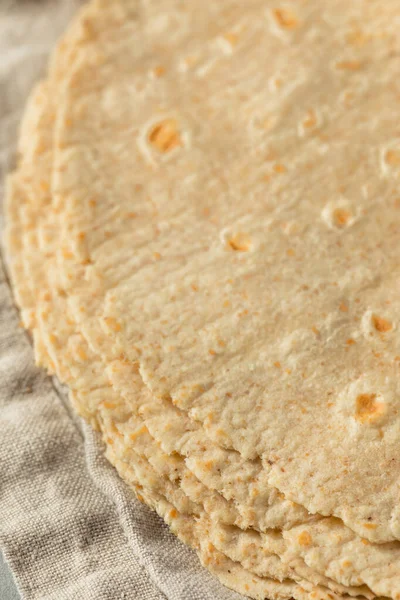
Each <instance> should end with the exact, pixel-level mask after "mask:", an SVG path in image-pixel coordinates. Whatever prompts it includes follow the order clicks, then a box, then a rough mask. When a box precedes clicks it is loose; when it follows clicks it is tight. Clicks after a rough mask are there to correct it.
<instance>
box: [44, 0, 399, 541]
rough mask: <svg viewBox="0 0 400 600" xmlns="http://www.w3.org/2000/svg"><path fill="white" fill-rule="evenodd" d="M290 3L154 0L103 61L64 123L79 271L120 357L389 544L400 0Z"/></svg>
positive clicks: (87, 306)
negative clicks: (187, 5)
mask: <svg viewBox="0 0 400 600" xmlns="http://www.w3.org/2000/svg"><path fill="white" fill-rule="evenodd" d="M124 4H126V5H127V6H132V7H133V6H134V5H135V2H133V0H132V2H128V1H127V2H126V3H124ZM197 8H198V9H199V10H197ZM285 11H286V9H285ZM285 11H284V12H283V13H282V10H280V9H279V10H278V9H276V8H275V4H274V3H269V2H267V3H266V2H264V1H263V2H261V1H260V2H256V1H254V2H251V3H249V5H248V6H247V5H246V11H245V13H244V12H243V9H242V6H241V5H240V6H239V4H237V3H236V2H233V1H228V0H226V1H224V2H223V3H218V5H215V4H212V7H211V6H209V5H207V7H204V6H203V4H201V10H200V3H198V4H196V3H191V9H190V11H183V10H180V9H179V7H178V5H177V4H176V3H174V2H172V1H171V0H163V2H161V4H160V2H158V1H157V2H148V3H147V4H146V7H145V9H143V10H142V11H138V12H137V13H134V14H133V15H132V16H131V17H130V19H128V20H127V21H126V22H125V25H124V29H123V30H122V31H121V35H120V38H119V40H118V42H117V43H115V45H113V47H112V48H109V49H108V50H107V49H104V48H103V47H101V48H99V49H98V50H99V52H98V53H96V52H93V56H91V57H87V60H86V61H83V64H82V66H81V68H80V69H77V70H76V71H75V77H74V81H73V85H70V86H69V89H68V90H67V92H66V94H65V101H64V103H63V107H62V110H61V112H60V120H59V126H58V128H57V132H56V139H57V144H58V145H57V152H56V158H55V177H54V193H55V202H56V205H57V206H58V207H59V208H60V210H62V211H63V214H64V215H65V216H66V218H65V222H64V237H63V240H64V245H65V257H66V258H65V260H64V261H63V262H64V276H65V277H64V282H65V284H66V285H69V286H70V293H71V296H72V299H71V306H72V308H73V309H74V311H76V313H75V315H76V318H77V319H78V320H79V323H80V326H81V328H82V331H83V332H84V335H85V336H86V337H87V339H88V340H89V342H90V345H91V347H92V348H93V349H94V350H96V351H97V352H100V354H101V356H102V358H103V359H104V361H105V362H110V361H111V360H113V359H115V358H118V357H119V356H120V355H121V353H123V354H124V356H125V358H126V359H127V360H129V361H131V362H138V363H139V365H140V373H141V376H142V378H143V381H144V382H145V384H146V386H147V387H148V388H149V389H150V390H151V391H152V392H153V393H154V394H156V395H162V396H164V397H171V398H172V401H173V402H174V404H175V405H176V406H178V407H179V408H181V409H182V410H185V411H187V412H188V413H189V414H190V417H191V418H193V419H195V420H197V421H199V422H201V423H203V424H204V427H205V428H206V430H207V434H208V435H209V436H211V437H212V438H213V439H214V440H215V441H216V443H218V444H220V445H222V446H224V447H226V448H234V449H236V450H237V451H239V452H240V453H241V454H242V455H243V457H244V458H246V459H255V458H256V457H257V456H260V457H261V458H262V460H263V465H264V467H265V469H266V470H267V472H268V483H269V485H271V486H272V487H276V488H278V489H279V490H280V491H281V492H283V493H284V494H285V496H286V497H287V498H288V499H290V500H292V501H294V502H296V503H298V504H301V505H303V506H305V507H306V508H307V510H309V511H310V512H313V513H317V512H318V513H319V514H323V515H327V516H329V515H334V516H337V517H340V518H341V519H342V520H343V521H344V522H345V524H346V525H348V526H349V527H350V528H352V529H353V530H354V531H356V532H357V533H358V534H359V535H361V536H363V537H366V538H368V539H369V540H371V541H376V542H385V541H390V540H394V539H397V538H398V537H399V535H400V534H399V532H400V521H399V504H398V497H399V484H398V481H399V465H400V463H399V460H398V437H399V418H398V416H397V395H398V389H397V381H398V377H397V375H398V368H399V366H398V364H399V362H398V356H399V355H400V350H399V335H398V328H397V325H396V324H397V314H398V308H399V307H398V304H399V299H398V294H397V278H398V276H397V264H398V245H397V243H396V240H397V222H396V217H397V210H398V208H397V200H398V189H397V186H398V163H399V144H398V139H397V134H396V121H395V116H394V115H395V112H394V111H395V107H396V106H397V99H398V94H399V92H400V89H399V88H400V84H399V82H398V78H396V77H395V76H394V74H395V72H396V65H397V54H396V52H397V49H398V45H399V37H398V35H397V26H396V22H397V19H398V16H399V9H398V3H397V2H394V1H389V2H386V3H385V6H384V7H382V5H381V3H380V2H377V1H372V2H368V3H365V2H362V1H361V0H360V1H356V2H352V3H348V2H342V1H338V2H335V3H334V4H332V3H331V2H321V1H320V0H318V2H317V0H314V1H309V2H306V3H300V4H299V5H296V6H293V10H292V7H290V10H289V8H288V9H287V11H289V12H285ZM160 13H161V14H168V15H169V16H170V20H171V22H172V21H173V22H174V30H173V35H172V34H171V28H170V27H169V26H168V19H166V20H163V19H161V20H160V19H157V15H158V14H160ZM205 24H207V25H210V26H209V27H206V26H205ZM132 39H135V43H134V44H133V43H132ZM277 49H278V50H279V51H277ZM155 57H157V60H158V61H160V60H161V58H162V65H159V64H158V63H155V60H156V59H155ZM159 66H162V69H161V71H160V70H159V69H158V71H157V72H158V73H160V72H161V73H162V72H163V70H165V76H160V77H155V76H154V69H155V68H156V67H159ZM93 72H95V76H93ZM382 107H384V108H383V109H382ZM68 253H70V254H72V255H73V258H71V259H70V260H69V259H68V256H69V255H68ZM78 263H79V265H78V267H77V264H78ZM288 432H290V434H289V433H288ZM332 456H334V457H335V458H334V460H332ZM382 478H384V481H385V485H384V486H382ZM366 525H368V526H369V527H368V528H366Z"/></svg>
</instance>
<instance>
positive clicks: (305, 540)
mask: <svg viewBox="0 0 400 600" xmlns="http://www.w3.org/2000/svg"><path fill="white" fill-rule="evenodd" d="M297 541H298V542H299V544H300V546H310V545H311V542H312V537H311V535H310V534H309V533H308V531H302V532H301V533H300V535H299V537H298V538H297Z"/></svg>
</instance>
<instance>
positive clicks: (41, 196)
mask: <svg viewBox="0 0 400 600" xmlns="http://www.w3.org/2000/svg"><path fill="white" fill-rule="evenodd" d="M30 107H31V108H32V112H33V115H34V116H36V117H37V120H38V121H39V123H40V125H41V127H42V132H41V135H40V136H39V140H38V143H37V144H36V145H35V144H34V143H33V142H34V141H35V136H34V135H33V134H34V132H33V131H32V130H30V135H31V137H30V141H31V143H32V147H33V148H35V147H36V148H40V149H41V150H40V152H38V153H37V155H36V156H35V161H34V162H33V165H32V166H33V167H34V178H33V179H35V177H36V178H37V180H38V181H37V182H36V184H37V185H33V184H34V183H35V182H34V181H32V180H31V179H30V178H29V177H28V176H27V174H28V170H27V173H24V172H23V173H21V172H19V173H18V176H16V177H15V179H16V181H15V182H14V186H15V187H14V194H15V197H14V196H13V195H12V194H11V196H10V202H9V208H10V209H14V210H15V209H18V210H19V212H13V213H12V218H11V223H12V225H13V227H14V229H13V230H12V235H10V238H11V240H12V242H14V241H15V240H17V241H18V242H19V243H20V242H21V228H20V229H19V230H18V227H21V225H20V223H19V222H18V218H19V217H20V216H22V218H21V222H22V223H24V225H25V227H26V229H27V231H25V232H24V231H23V228H22V233H23V234H24V235H25V237H26V240H25V242H26V244H25V251H24V252H25V253H22V256H21V251H20V250H21V249H20V248H18V250H19V254H18V255H17V257H19V258H23V257H24V256H25V258H26V257H27V258H28V260H27V261H25V262H26V264H25V273H22V274H23V278H22V280H21V279H20V277H21V272H19V271H18V268H19V269H21V266H20V265H19V267H18V268H17V263H16V262H14V263H13V267H14V278H15V280H16V281H17V287H18V288H21V289H23V287H24V285H23V284H24V283H25V284H26V282H27V281H29V280H31V281H30V283H31V288H32V291H34V292H35V291H37V290H38V289H39V288H40V289H41V293H42V294H43V292H44V293H45V294H47V293H48V292H45V290H44V289H43V288H45V286H44V283H45V282H44V278H43V273H46V271H47V268H48V264H47V261H46V259H48V258H49V257H52V252H51V250H52V247H51V242H53V241H54V238H52V237H51V236H50V237H48V236H49V230H46V225H47V217H48V214H49V213H48V212H47V213H46V212H45V211H44V210H43V209H44V208H45V207H46V204H47V202H46V192H47V185H46V182H47V177H46V175H45V173H43V165H42V169H39V168H38V164H37V162H38V156H41V155H42V154H43V152H44V145H45V144H46V139H48V138H47V137H46V136H47V135H48V134H47V132H46V128H45V125H47V126H48V127H49V126H50V125H51V123H52V121H53V119H52V118H50V119H49V118H48V116H49V114H51V111H50V113H49V107H48V106H46V86H45V85H43V86H41V88H40V89H39V90H38V92H37V94H36V96H35V97H34V99H33V100H32V104H31V105H30ZM35 110H36V111H37V114H36V115H35ZM28 114H30V113H29V111H28ZM32 120H33V119H32ZM28 121H29V119H28ZM27 125H28V123H27V124H26V127H27ZM43 128H44V129H45V131H44V132H43ZM22 133H24V131H23V132H22ZM33 153H35V150H34V151H33ZM22 158H26V157H24V155H23V156H22ZM45 167H46V163H44V170H45ZM20 171H21V170H20ZM20 179H21V180H22V181H19V180H20ZM23 183H25V185H28V188H29V187H30V194H29V195H30V197H31V200H33V202H34V203H35V202H37V204H38V206H37V207H36V206H30V207H29V208H30V211H28V212H27V211H24V201H26V199H24V197H23V191H24V190H23V187H24V186H23V185H22V189H21V193H22V196H19V195H18V194H17V189H18V186H19V185H20V184H23ZM17 200H18V202H17ZM35 209H36V210H35ZM10 212H11V211H10ZM19 213H21V214H19ZM10 216H11V215H10ZM35 218H36V220H35ZM41 221H44V223H42V227H41V226H40V225H41ZM37 249H40V250H41V252H36V254H35V250H37ZM41 277H42V279H41ZM32 280H33V281H32ZM34 297H35V295H33V298H34ZM36 301H38V298H36ZM33 304H34V302H33ZM25 305H27V306H28V307H29V308H30V309H31V308H32V301H31V304H29V302H27V301H25ZM61 314H63V313H62V312H61ZM29 318H30V319H31V318H32V317H29ZM57 318H58V319H59V318H60V316H59V315H58V317H57ZM54 330H56V328H54ZM34 331H36V329H34ZM51 337H54V335H53V334H50V338H51ZM35 341H36V342H38V336H36V340H35ZM53 343H54V342H53ZM43 356H44V355H43ZM43 360H44V362H48V358H43ZM104 410H105V411H107V406H105V407H103V411H104ZM112 412H113V411H111V413H112ZM103 420H104V417H103ZM109 423H110V420H109ZM109 431H115V426H114V430H113V429H112V425H110V426H109ZM106 439H107V436H106ZM109 439H111V438H109ZM166 458H168V457H165V455H164V460H165V459H166ZM137 460H138V459H137V458H136V461H137ZM136 461H132V460H131V461H130V463H131V464H132V462H133V463H135V462H136ZM155 481H156V483H157V484H158V481H157V480H155ZM158 485H160V484H158ZM164 488H165V489H164V490H163V493H164V494H167V497H168V498H170V499H172V500H173V502H174V505H175V506H179V510H180V511H183V512H188V511H189V513H191V512H193V510H195V508H194V507H193V506H190V504H189V505H188V503H187V501H186V503H185V502H184V501H183V503H182V501H181V496H182V495H181V494H180V495H179V494H178V495H177V494H176V492H175V494H174V492H173V491H171V489H170V488H171V486H168V485H166V484H165V483H164ZM159 491H160V489H159V488H158V487H157V492H159ZM203 521H204V519H203ZM219 543H220V545H221V540H220V541H219ZM231 545H232V544H231ZM236 554H237V550H236ZM273 558H274V557H273V556H271V559H273ZM266 560H267V555H265V548H264V562H265V561H266ZM276 561H278V562H279V559H278V558H277V557H275V562H276ZM250 566H252V565H250ZM253 568H254V567H253ZM261 568H264V569H265V566H264V567H261ZM303 570H304V568H303ZM284 572H285V571H282V568H281V573H284ZM278 573H279V571H278ZM263 574H264V573H263ZM336 587H340V586H336ZM361 591H362V590H361V588H360V589H359V590H354V591H353V593H356V592H361Z"/></svg>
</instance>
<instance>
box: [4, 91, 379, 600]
mask: <svg viewBox="0 0 400 600" xmlns="http://www.w3.org/2000/svg"><path fill="white" fill-rule="evenodd" d="M44 93H45V86H42V87H41V88H40V89H39V91H38V94H37V96H39V98H37V97H36V98H35V99H34V102H35V104H36V105H37V106H38V107H40V111H41V112H42V113H46V112H47V111H46V105H45V104H44V103H43V100H44V98H43V94H44ZM38 99H39V100H40V99H41V102H38ZM39 114H40V113H39ZM39 120H40V119H39ZM33 166H35V165H33ZM34 173H35V176H37V175H43V173H42V172H41V171H40V170H39V169H37V168H36V169H35V170H34ZM18 175H21V174H18ZM26 176H27V173H24V174H23V176H22V179H23V180H24V179H25V178H26ZM15 179H16V181H15V188H14V190H17V189H18V177H17V176H15ZM42 181H45V179H43V180H42ZM44 187H46V186H44ZM33 189H35V188H34V187H33ZM14 193H15V192H14ZM17 199H18V203H16V200H17ZM32 199H33V202H35V201H37V199H38V196H37V195H36V194H34V195H33V196H32ZM24 202H26V198H24V197H23V196H16V197H15V198H14V202H13V205H14V206H15V205H17V206H18V207H19V209H20V212H21V215H22V219H21V221H22V222H23V221H24V219H25V221H27V222H28V223H29V222H30V220H29V219H27V215H28V214H29V211H27V210H26V209H27V207H26V206H24ZM38 204H39V209H40V208H41V207H42V204H41V203H40V202H38ZM24 208H25V210H24ZM30 208H32V207H30ZM33 208H34V211H33V215H32V214H31V217H35V218H36V219H37V222H36V227H35V232H36V234H37V239H35V238H34V237H32V236H27V237H26V240H25V242H26V247H25V250H24V253H22V257H24V256H25V258H26V259H27V260H25V277H26V279H25V277H24V278H22V279H21V283H20V284H19V285H22V284H23V283H24V284H26V282H27V281H29V279H31V282H30V283H31V286H32V288H33V289H37V288H38V287H40V288H41V291H42V295H45V296H48V295H49V291H48V290H47V289H46V285H45V279H44V276H43V274H44V273H46V271H47V269H48V267H49V261H48V262H46V258H50V259H51V258H52V256H53V252H51V243H52V242H53V241H54V239H55V238H54V237H52V238H47V236H46V235H45V233H46V220H47V218H48V214H49V213H46V212H45V213H44V212H43V210H39V211H37V210H35V207H33ZM17 214H18V213H17ZM41 219H42V220H43V221H44V226H43V227H41V226H40V220H41ZM13 224H14V227H15V228H16V227H17V226H18V219H17V217H16V216H14V217H13ZM30 229H32V228H30ZM20 233H21V232H20ZM22 233H23V231H22ZM16 234H17V232H16V231H15V230H14V234H13V235H14V236H16ZM18 238H19V239H20V236H18ZM41 239H42V242H43V241H44V240H47V245H46V246H45V247H44V248H43V249H42V250H43V254H42V255H41V256H42V260H37V261H36V263H35V265H33V264H32V263H31V261H30V259H29V257H31V256H35V252H34V251H35V249H37V248H40V247H41V244H40V243H38V242H40V240H41ZM49 242H50V243H49ZM20 255H21V254H20ZM36 258H38V257H36ZM43 259H44V260H43ZM15 266H16V265H15V263H14V277H15V279H16V280H19V277H20V275H21V274H20V273H18V272H17V271H16V269H15ZM33 267H34V268H33ZM38 304H39V308H38V312H40V307H42V308H43V306H42V303H41V302H40V298H39V301H38ZM53 313H54V316H55V319H56V322H57V325H58V328H59V327H60V323H62V316H61V315H64V312H63V310H62V309H60V310H58V311H56V310H54V307H53ZM39 320H40V317H39ZM45 322H46V323H50V322H51V321H50V320H47V319H46V320H45ZM64 327H67V323H66V324H64ZM53 331H57V326H56V323H54V326H53V327H50V332H49V331H47V335H46V339H50V340H51V339H52V338H53V341H52V343H53V345H56V344H55V341H54V337H55V336H54V334H53V333H52V332H53ZM87 352H88V353H89V351H88V350H87ZM56 354H59V355H60V349H58V352H57V351H56ZM61 355H62V352H61ZM78 356H79V354H78ZM44 360H45V363H48V361H49V358H48V357H47V358H45V359H44ZM60 363H62V360H61V359H60V358H58V359H57V358H56V359H55V364H57V366H58V368H60ZM69 366H70V367H71V366H73V361H72V360H71V359H70V360H69ZM77 369H79V365H75V371H74V375H73V377H74V382H75V383H76V371H77ZM95 373H96V369H95V363H94V364H93V363H92V368H91V370H90V378H91V379H93V375H94V374H95ZM82 376H83V375H82ZM64 377H65V375H64ZM94 379H95V380H96V377H94ZM96 381H97V380H96ZM97 392H99V390H98V389H97ZM103 398H105V399H104V400H103V403H102V405H100V406H99V407H98V410H99V412H100V415H101V416H100V420H101V429H102V431H103V436H104V438H105V440H106V442H107V443H108V445H109V446H110V447H111V449H112V450H111V452H109V455H110V456H113V455H115V448H116V446H117V442H118V435H117V436H116V435H115V434H116V433H117V434H118V431H117V430H116V427H115V423H114V420H115V415H116V414H118V412H117V411H116V409H117V408H118V407H117V405H116V404H114V403H113V402H112V400H114V402H115V399H114V398H112V395H111V393H110V390H109V388H106V390H105V393H104V394H103ZM121 408H122V410H124V407H123V406H122V407H121ZM125 412H126V410H125ZM131 414H132V413H131ZM110 415H111V416H110ZM134 416H135V413H133V416H132V418H131V421H134V422H135V419H134ZM111 417H112V418H111ZM134 429H135V426H133V427H132V424H131V429H130V431H131V433H130V435H129V445H130V446H132V445H134V444H133V442H134V441H135V442H136V441H137V440H139V439H140V429H142V430H143V425H141V427H139V426H137V423H136V429H137V430H139V431H136V432H135V431H134ZM132 432H133V433H132ZM141 434H142V437H143V431H142V432H141ZM120 435H121V434H120ZM122 437H123V436H122ZM148 444H149V442H148ZM153 446H154V442H153ZM119 447H120V448H121V446H119ZM135 447H136V445H135ZM138 448H140V444H139V445H138ZM151 450H153V453H154V448H153V449H152V448H150V451H151ZM122 451H123V454H124V455H126V454H127V451H126V448H125V449H124V445H123V444H122ZM122 451H121V449H120V454H121V452H122ZM142 452H143V450H142ZM113 453H114V454H113ZM166 459H168V457H167V456H165V455H164V461H165V460H166ZM127 463H128V464H129V467H128V466H127V465H126V464H125V470H123V471H122V472H123V473H126V472H129V473H131V471H132V469H133V471H134V472H136V473H137V471H138V469H139V471H140V473H141V475H140V476H139V478H138V481H140V482H141V485H142V486H144V487H145V489H147V490H148V493H149V490H150V493H151V494H155V495H160V494H162V495H163V497H165V498H166V500H167V501H168V502H170V503H172V505H173V507H174V511H175V512H176V510H175V509H176V508H178V510H179V512H180V514H195V515H200V514H201V513H202V511H201V509H200V508H199V507H197V506H196V505H193V503H191V502H190V501H189V500H188V498H187V497H185V496H184V494H182V492H181V491H180V490H179V488H176V487H175V488H174V486H172V485H171V484H170V483H169V482H168V481H165V480H162V479H160V478H159V477H157V476H155V474H154V473H152V472H151V467H149V466H148V465H147V464H146V461H144V460H143V459H142V458H141V457H140V456H139V455H138V454H136V452H135V451H132V449H131V448H130V449H129V456H128V460H127ZM118 464H119V470H120V471H121V468H122V467H121V463H118ZM163 468H164V469H165V464H164V467H163ZM128 481H129V479H128ZM140 493H141V492H140ZM206 519H207V518H206V517H205V516H204V515H203V521H202V524H203V527H204V520H206ZM207 522H208V521H207ZM222 542H223V540H221V539H219V544H220V549H222V547H223V543H222ZM192 545H193V544H192ZM230 546H231V551H232V546H233V545H232V544H231V545H230ZM270 546H271V543H270ZM275 546H276V549H278V547H279V546H277V542H275ZM227 549H229V548H227ZM233 550H235V552H234V556H235V558H236V559H237V558H238V555H239V554H240V548H239V549H235V548H233ZM268 556H269V558H268ZM262 560H263V563H262V564H259V565H255V564H254V559H247V562H248V564H249V566H250V567H251V570H252V572H253V573H254V570H255V569H256V570H257V574H258V575H259V576H262V577H264V578H265V576H266V573H271V571H272V572H274V574H277V575H278V576H279V578H280V580H282V579H284V578H285V577H286V576H287V575H288V574H292V571H293V574H294V576H295V579H296V580H300V582H301V585H304V586H305V587H307V586H308V588H309V589H310V590H311V591H313V590H314V588H313V587H310V585H309V584H308V582H306V581H304V582H303V581H302V580H301V578H300V577H299V576H298V575H297V576H296V571H295V570H294V569H293V567H291V568H288V567H287V566H285V565H283V564H281V562H280V559H279V558H278V556H276V555H274V554H273V553H271V554H270V555H268V552H267V544H264V547H263V553H262ZM297 562H299V561H297ZM302 570H303V572H304V571H305V572H306V573H307V572H308V571H309V570H308V569H307V567H306V566H305V565H304V564H303V565H302ZM314 579H315V576H314ZM317 579H319V580H320V581H321V580H323V579H324V578H322V577H319V578H318V577H317ZM242 583H243V582H242ZM334 587H336V588H340V587H341V586H337V585H336V586H334ZM360 591H363V590H362V589H361V588H360V589H355V590H353V593H354V594H356V593H359V592H360ZM365 592H366V593H367V595H368V590H365ZM315 593H317V591H315ZM369 596H370V594H369ZM318 597H320V596H318ZM321 597H323V596H321Z"/></svg>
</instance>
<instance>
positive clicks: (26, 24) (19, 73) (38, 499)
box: [0, 0, 241, 600]
mask: <svg viewBox="0 0 400 600" xmlns="http://www.w3.org/2000/svg"><path fill="white" fill-rule="evenodd" d="M110 1H111V0H110ZM138 1H139V0H138ZM78 5H79V1H78V0H0V135H1V137H0V198H2V197H3V193H4V176H5V174H6V172H7V171H8V170H9V169H11V168H12V166H13V160H14V150H15V142H16V136H17V128H18V123H19V119H20V117H21V112H22V110H23V107H24V104H25V101H26V98H27V95H28V94H29V91H30V89H31V88H32V85H33V84H34V82H35V81H37V79H38V78H39V77H40V76H41V75H42V74H43V72H44V68H45V64H46V59H47V56H48V53H49V51H50V50H51V48H52V47H53V46H54V43H55V41H56V39H57V37H58V36H59V35H60V34H61V33H62V31H63V30H64V28H65V27H66V25H67V23H68V21H69V19H70V18H71V16H72V14H73V12H74V11H75V10H76V9H77V7H78ZM3 225H4V224H3V223H2V227H3ZM18 323H19V316H18V313H17V311H16V309H15V307H14V304H13V300H12V295H11V291H10V288H9V285H8V281H7V277H6V271H5V269H4V258H3V264H2V266H0V547H1V550H2V551H3V553H4V556H5V558H6V560H7V562H8V564H9V566H10V568H11V570H12V572H13V574H14V577H15V580H16V583H17V586H18V588H19V591H20V594H21V596H22V598H24V599H27V600H28V599H29V600H36V599H39V598H40V599H46V600H50V599H51V600H64V599H65V600H67V599H68V600H71V599H75V598H76V599H79V600H119V599H121V600H122V599H124V600H130V599H133V598H135V599H139V600H161V599H168V600H169V599H171V600H239V598H241V597H240V596H239V595H238V594H235V593H232V592H230V591H229V590H227V589H225V588H224V587H222V586H221V585H220V584H219V583H218V582H217V581H216V580H215V579H214V578H213V577H212V576H211V575H209V574H208V573H207V572H206V571H205V570H204V569H202V568H201V567H200V566H199V563H198V561H197V558H196V557H195V556H194V554H193V553H192V552H191V551H190V550H189V549H188V548H186V547H184V546H183V545H182V544H181V543H180V542H178V541H177V540H176V539H175V538H174V536H173V535H172V534H170V532H169V531H168V529H167V527H166V526H165V525H164V524H163V523H162V522H161V521H160V519H159V518H158V517H157V516H156V515H155V514H153V513H152V512H151V511H150V510H148V509H147V508H146V507H144V506H142V505H141V504H140V503H139V502H137V501H136V500H135V499H134V497H133V495H132V494H131V492H130V491H129V489H128V488H127V487H126V486H125V485H124V484H123V483H122V481H121V480H120V479H119V477H118V476H117V474H116V472H115V471H114V470H113V469H112V468H111V466H109V465H108V463H107V462H106V461H105V459H104V458H103V457H102V452H101V443H100V441H99V440H98V438H97V437H96V435H95V434H94V433H93V432H92V431H91V430H90V429H89V428H88V427H86V426H85V425H84V424H83V423H81V422H80V421H79V420H77V419H74V418H73V416H72V415H71V413H70V411H69V406H68V400H67V399H66V395H65V393H63V391H62V390H61V389H58V388H57V387H56V385H55V384H54V383H53V382H52V381H51V380H50V379H49V378H48V377H46V376H45V374H44V373H43V372H41V371H40V370H38V369H37V368H35V366H34V361H33V353H32V348H31V344H30V340H29V338H28V336H27V335H26V334H25V333H24V332H23V330H22V329H21V328H20V327H19V325H18Z"/></svg>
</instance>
